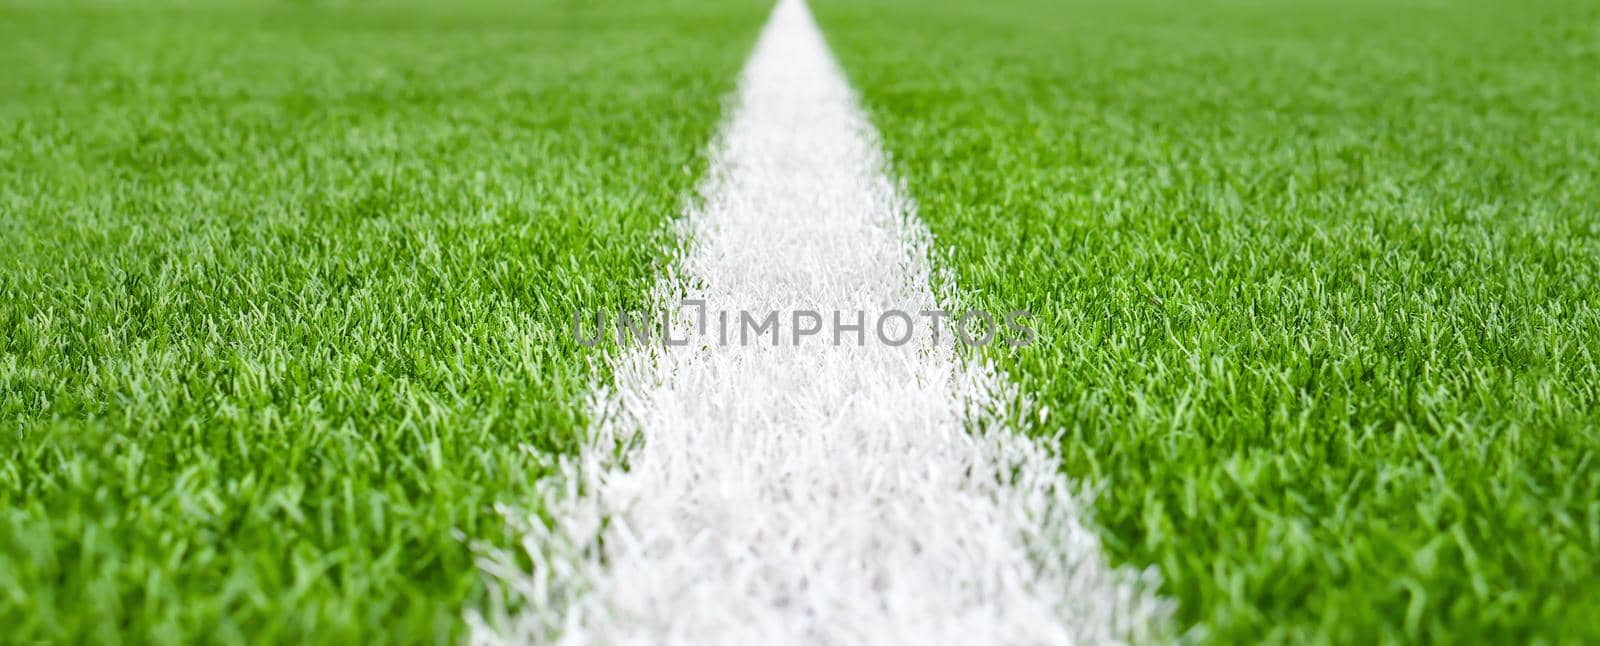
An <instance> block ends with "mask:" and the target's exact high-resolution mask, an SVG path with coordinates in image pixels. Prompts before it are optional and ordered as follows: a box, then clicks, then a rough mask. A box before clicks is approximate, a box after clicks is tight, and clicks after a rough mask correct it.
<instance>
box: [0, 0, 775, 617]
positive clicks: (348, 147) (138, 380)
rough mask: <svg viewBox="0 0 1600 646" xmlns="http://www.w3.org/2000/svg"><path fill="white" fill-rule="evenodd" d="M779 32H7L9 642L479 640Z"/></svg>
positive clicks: (429, 16) (541, 28)
mask: <svg viewBox="0 0 1600 646" xmlns="http://www.w3.org/2000/svg"><path fill="white" fill-rule="evenodd" d="M764 16H765V8H764V7H761V6H760V5H758V4H749V3H745V4H739V3H722V4H721V5H720V6H711V5H710V4H708V3H702V2H651V3H622V2H608V3H593V2H583V3H579V2H566V1H558V2H537V3H511V2H503V3H496V2H489V1H475V2H471V3H451V4H450V6H449V7H448V9H445V8H443V7H442V6H441V7H435V6H434V5H431V4H427V3H416V4H411V5H405V4H395V3H351V4H342V3H341V4H325V3H320V2H310V3H276V2H274V3H242V2H239V3H213V2H190V3H164V2H163V3H139V4H122V3H68V4H54V3H30V2H20V3H19V2H7V3H5V4H4V5H0V69H4V70H5V72H4V73H3V74H0V142H3V143H0V232H3V242H4V250H3V251H0V429H3V433H0V626H3V628H0V641H16V642H34V641H38V640H44V641H56V642H79V643H116V642H119V641H127V642H190V641H201V642H208V643H209V642H221V643H229V642H244V641H249V642H316V643H372V642H434V643H438V642H446V641H452V640H455V639H456V638H458V637H459V636H460V630H461V628H462V623H461V616H462V612H463V607H464V605H467V604H471V603H473V602H474V601H475V600H476V599H478V598H479V595H480V594H481V593H482V587H483V584H482V583H480V579H479V575H478V573H477V571H476V569H475V567H474V563H473V557H474V551H473V548H472V544H473V543H474V542H480V541H481V542H484V543H487V544H490V545H504V544H506V543H507V541H510V540H514V539H515V537H514V536H508V535H507V529H506V528H507V524H506V523H505V522H504V520H503V519H502V518H501V517H500V516H499V515H498V514H497V513H496V512H495V511H494V510H493V508H492V507H493V505H494V504H495V503H502V502H503V503H511V504H526V503H527V502H528V501H530V500H533V499H534V497H533V496H532V495H531V485H532V483H533V482H534V480H535V479H536V478H537V477H538V476H539V475H540V474H541V473H542V472H543V466H542V465H544V464H545V462H544V458H543V457H541V456H545V455H547V454H548V453H549V452H552V451H560V450H563V449H564V448H566V447H568V446H569V445H570V443H571V441H572V438H573V432H574V429H575V428H577V427H578V426H579V425H580V424H581V423H582V420H581V417H582V404H583V401H584V395H585V392H586V390H587V388H588V385H589V380H590V377H591V360H592V359H594V358H595V357H594V353H592V352H589V351H587V350H586V349H584V348H581V347H579V346H578V345H577V344H575V343H574V342H573V339H572V338H571V336H570V335H569V334H568V333H567V327H566V326H567V325H568V324H569V322H570V320H571V318H570V317H571V312H572V311H573V310H575V309H580V308H609V309H613V310H615V309H618V308H624V307H628V306H630V305H637V304H638V303H637V301H638V300H639V299H641V298H643V297H644V295H645V294H646V293H647V292H648V289H647V288H648V285H649V284H650V282H651V281H652V280H653V279H654V276H655V274H656V270H657V268H658V267H657V266H658V265H659V263H660V262H661V260H662V259H663V258H665V257H666V255H667V254H666V253H665V251H666V249H667V244H668V242H669V241H670V238H668V237H667V236H666V235H665V230H664V229H663V226H662V225H663V223H664V222H665V221H666V220H667V219H669V218H671V217H672V216H674V215H675V214H676V213H678V212H679V210H680V209H681V208H682V205H683V202H684V200H685V198H686V196H687V195H688V194H689V193H690V191H691V189H692V187H693V185H694V182H695V178H696V175H697V174H698V173H699V172H701V171H700V166H701V164H702V162H701V153H702V150H703V148H704V145H705V142H706V140H707V139H708V138H709V137H710V136H711V133H712V132H713V129H714V126H715V124H716V122H717V120H718V115H719V112H720V105H721V103H720V102H721V100H722V98H723V96H724V95H725V94H726V93H727V92H728V91H729V90H730V89H731V87H732V86H733V82H734V78H735V75H736V72H737V70H738V67H739V65H740V63H741V62H742V60H743V58H744V56H745V54H746V53H747V51H748V49H749V45H750V43H751V42H753V39H754V36H755V32H756V29H757V28H758V27H759V25H760V21H761V20H762V19H763V18H764Z"/></svg>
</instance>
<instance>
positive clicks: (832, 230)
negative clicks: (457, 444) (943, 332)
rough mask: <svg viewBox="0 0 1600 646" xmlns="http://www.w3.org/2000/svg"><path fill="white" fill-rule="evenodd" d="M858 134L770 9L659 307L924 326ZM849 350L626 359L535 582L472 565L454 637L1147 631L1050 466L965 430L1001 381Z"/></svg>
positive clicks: (815, 44) (874, 639)
mask: <svg viewBox="0 0 1600 646" xmlns="http://www.w3.org/2000/svg"><path fill="white" fill-rule="evenodd" d="M876 141H877V138H876V135H875V134H874V132H873V131H872V128H871V126H870V124H869V123H868V122H867V120H866V118H865V116H864V115H863V114H862V112H861V111H860V109H859V108H858V107H857V106H856V103H855V99H854V95H853V94H852V92H851V91H850V89H849V87H848V85H847V84H846V82H845V80H844V78H843V76H842V75H841V73H840V71H839V70H838V68H837V66H836V65H835V63H834V62H833V60H832V57H831V56H830V55H829V53H828V51H827V47H826V45H825V44H824V43H823V40H822V37H821V35H820V34H819V33H818V31H817V28H816V25H815V24H814V23H813V21H812V19H811V16H810V13H809V12H808V11H807V10H806V8H805V7H804V5H803V4H802V3H801V2H799V1H798V0H783V1H781V2H780V3H779V5H778V7H777V8H776V9H775V10H774V12H773V14H772V17H771V18H770V20H769V22H768V24H767V26H766V28H765V30H764V31H763V33H762V36H761V40H760V42H759V44H758V45H757V46H756V50H755V52H754V54H753V55H752V57H751V59H750V61H749V62H748V63H747V65H746V68H745V70H744V74H743V77H742V81H741V86H740V91H739V94H738V103H737V104H736V106H735V109H734V112H733V115H732V118H731V121H730V122H729V123H728V124H727V126H726V127H725V130H724V132H723V134H722V136H721V137H720V139H719V144H718V146H717V147H716V148H715V149H714V151H713V162H712V166H711V170H710V174H709V177H708V178H707V180H706V182H705V185H704V186H703V188H702V195H703V197H704V204H703V205H701V206H700V207H699V208H696V209H693V210H692V212H691V213H689V215H688V216H687V217H686V218H685V220H684V224H685V226H686V227H687V231H686V234H687V236H686V238H687V242H688V246H687V249H686V252H685V255H684V257H683V258H682V262H681V271H682V276H681V278H677V279H667V280H664V281H663V282H662V284H661V285H660V288H659V289H660V292H659V294H660V295H661V296H662V297H663V299H664V300H666V301H670V302H676V300H677V299H678V298H680V297H687V298H703V299H705V300H706V301H707V302H708V303H710V304H711V306H712V307H713V308H714V309H726V310H735V311H737V310H740V309H747V310H750V311H754V312H758V313H764V312H768V311H793V310H796V309H815V310H819V311H822V312H832V311H836V310H842V311H854V310H858V309H860V310H866V311H868V312H877V311H883V310H887V309H900V310H906V311H910V312H913V313H915V312H917V311H920V310H931V309H936V308H937V306H938V302H937V299H936V298H935V297H934V294H933V293H932V291H931V289H930V288H929V281H928V278H929V276H928V262H927V253H928V242H929V236H928V234H927V232H926V230H925V229H924V228H923V227H922V226H921V225H920V224H919V223H918V222H917V221H916V220H915V218H914V217H913V216H912V213H911V205H910V204H909V203H908V202H907V201H906V200H904V199H902V198H901V197H900V195H899V193H898V191H897V190H896V187H895V185H894V184H893V183H892V182H891V181H890V180H889V179H888V178H886V177H885V174H884V162H883V158H882V157H881V155H880V153H879V152H878V149H877V144H876ZM870 320H872V317H871V316H870V315H869V321H870ZM785 324H786V323H785ZM829 327H830V328H831V321H829ZM867 334H868V335H869V343H867V344H866V345H865V346H858V345H856V344H853V343H845V344H843V345H841V346H837V347H836V346H833V345H832V344H831V343H830V341H831V338H829V335H828V334H823V335H821V336H819V337H814V339H815V342H809V343H805V344H803V345H802V346H800V347H793V346H791V345H789V344H788V343H783V344H780V345H779V346H778V347H772V346H770V345H765V344H763V345H756V346H753V347H739V346H738V345H733V346H731V347H719V346H717V345H716V344H715V343H713V344H712V347H704V345H702V344H694V345H693V346H691V347H674V348H663V347H661V346H660V345H659V344H655V345H652V346H650V347H647V348H641V347H638V346H633V347H631V348H629V349H627V350H624V351H622V352H621V353H620V355H621V356H619V357H618V358H617V359H616V362H615V366H614V368H615V382H616V383H615V388H614V390H613V391H611V392H609V393H601V394H600V395H599V396H598V397H597V401H596V404H595V406H596V408H595V410H596V414H595V417H596V419H597V420H598V421H597V423H596V424H595V427H594V428H593V429H592V435H593V437H592V438H591V441H590V442H589V444H588V445H587V446H586V447H585V448H584V449H583V451H582V452H581V455H580V456H578V458H577V459H575V460H569V461H564V462H563V463H562V470H563V473H564V474H565V477H564V478H563V479H560V480H558V481H555V482H557V483H558V484H559V488H560V490H559V491H555V492H553V495H551V496H550V500H549V501H547V504H548V509H547V511H548V512H549V513H550V514H551V515H552V516H553V517H554V518H555V528H554V529H553V530H546V529H544V526H543V525H542V524H540V523H537V522H535V523H533V524H534V526H535V527H534V529H533V530H532V532H531V533H530V535H529V537H528V539H527V543H526V547H527V549H528V553H529V555H530V556H531V557H532V559H533V560H534V568H533V571H532V572H531V573H529V572H527V571H523V570H520V569H519V568H516V567H513V566H510V565H508V563H509V562H510V561H507V560H503V559H502V560H491V561H490V562H488V563H486V564H485V567H486V569H487V570H489V571H490V573H491V574H493V575H495V576H497V577H498V578H500V579H501V583H502V584H503V585H504V586H506V587H507V588H508V589H509V590H510V595H511V596H512V597H514V598H515V599H516V600H517V601H518V602H519V603H518V604H516V605H517V606H518V607H517V609H515V610H509V611H508V610H506V609H505V608H501V609H500V610H499V611H497V612H493V613H491V618H490V619H489V620H487V621H486V620H483V619H481V618H474V631H473V632H474V634H473V637H474V640H475V641H480V642H499V641H542V640H546V639H549V637H550V635H551V634H552V633H555V634H559V635H560V637H561V638H562V639H563V641H571V642H591V641H593V642H601V643H613V642H615V643H681V644H773V643H796V644H802V643H803V644H815V643H824V644H833V643H918V644H931V643H1005V644H1012V643H1069V642H1074V641H1091V642H1105V641H1121V640H1127V639H1139V638H1141V637H1148V636H1151V635H1154V634H1155V633H1154V632H1152V631H1153V630H1154V629H1155V627H1157V626H1158V625H1159V624H1160V621H1161V619H1162V617H1163V616H1164V615H1165V614H1166V611H1167V610H1166V606H1165V604H1164V603H1163V602H1161V601H1160V600H1158V599H1156V598H1155V597H1153V596H1151V595H1150V594H1149V590H1150V589H1151V587H1152V586H1151V583H1152V582H1151V580H1150V577H1151V576H1153V574H1152V573H1143V574H1140V573H1134V572H1129V571H1125V570H1120V569H1113V568H1111V567H1109V566H1108V565H1107V564H1106V562H1105V557H1104V556H1103V555H1102V553H1101V551H1100V546H1099V542H1098V540H1097V539H1096V538H1095V536H1094V534H1093V533H1091V532H1090V531H1089V530H1087V529H1086V528H1085V527H1083V526H1082V525H1081V524H1080V522H1079V520H1078V516H1079V514H1080V512H1081V509H1082V502H1081V499H1080V497H1079V496H1077V495H1075V492H1074V489H1073V488H1072V487H1071V486H1070V484H1069V483H1068V482H1067V481H1066V480H1065V479H1064V478H1063V477H1062V476H1061V475H1060V472H1059V463H1058V461H1057V460H1056V459H1055V458H1054V457H1053V456H1052V454H1051V453H1050V452H1048V451H1046V450H1044V449H1042V448H1041V447H1039V446H1038V445H1036V444H1034V443H1033V442H1031V441H1029V440H1028V439H1026V438H1024V437H1021V436H1020V435H1018V434H1016V433H1013V432H1009V431H1008V430H1007V429H1005V428H1003V427H1001V425H1000V424H998V423H995V422H993V421H992V420H994V419H996V417H995V416H993V415H987V416H986V415H982V414H981V413H982V412H984V411H991V412H992V411H994V410H997V409H999V408H1000V407H1002V405H1003V402H1005V401H1007V400H1008V397H1006V396H1005V386H1006V381H1005V380H1004V379H1003V378H1002V377H1000V376H997V375H996V374H995V373H994V372H993V371H992V370H989V369H987V368H984V367H977V368H973V367H964V365H963V363H962V361H960V359H959V358H958V357H957V355H956V352H955V351H954V350H953V349H952V348H951V347H949V346H948V344H946V345H943V346H934V345H931V344H926V343H912V344H908V345H905V346H901V347H888V346H886V345H883V344H880V343H873V342H870V335H871V334H872V332H871V331H870V330H869V331H868V332H867ZM985 420H990V421H985ZM635 433H638V434H639V436H640V439H641V440H642V443H635V444H634V445H632V448H630V449H628V450H627V451H619V450H618V448H617V447H618V446H619V444H621V443H626V442H628V441H629V440H630V439H632V438H635V437H636V436H635ZM619 454H620V457H619ZM624 463H625V464H624ZM602 519H606V520H605V522H604V523H603V522H602Z"/></svg>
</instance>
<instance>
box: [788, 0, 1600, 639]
mask: <svg viewBox="0 0 1600 646" xmlns="http://www.w3.org/2000/svg"><path fill="white" fill-rule="evenodd" d="M815 4H817V5H818V14H819V20H820V22H821V24H822V27H823V29H824V31H825V33H826V34H827V35H828V37H829V39H830V41H831V44H832V46H833V47H834V49H835V51H836V52H837V53H838V54H839V55H840V57H841V59H842V62H843V64H844V67H845V69H846V72H847V73H848V75H849V76H850V77H851V79H852V81H853V82H854V84H855V85H856V86H857V88H858V89H859V90H860V91H861V92H862V94H863V96H864V100H865V102H866V104H867V106H868V108H869V111H870V112H871V114H872V116H873V119H874V121H875V122H876V124H877V126H878V128H879V130H881V131H882V134H883V138H884V140H885V145H886V148H887V150H888V153H889V155H890V156H891V157H892V159H893V165H894V170H895V171H896V172H897V173H899V174H900V175H902V176H903V177H904V178H905V179H906V181H907V184H908V188H909V192H910V194H911V196H912V197H913V198H915V199H916V200H918V202H919V203H920V216H921V217H922V219H923V220H925V221H926V222H928V223H929V225H930V226H931V228H932V230H933V233H934V235H935V237H936V239H937V241H938V246H939V247H940V248H941V249H945V250H947V253H945V254H942V260H943V262H945V263H946V264H948V265H949V266H950V267H952V268H953V269H954V270H955V276H956V280H957V281H958V283H959V285H960V287H961V288H962V289H963V290H964V291H963V294H962V296H961V298H962V300H963V302H964V303H965V304H966V305H968V306H972V307H979V308H985V309H989V310H992V311H993V310H998V311H1004V310H1009V309H1012V308H1016V307H1026V308H1030V309H1031V310H1032V311H1033V312H1034V313H1035V314H1036V315H1037V317H1038V327H1039V332H1040V335H1041V339H1040V343H1038V344H1037V345H1035V346H1032V347H1028V348H1021V349H1016V350H1007V349H1001V348H998V347H994V348H990V350H989V352H990V356H991V357H993V358H995V359H997V360H998V361H999V363H1000V365H1002V366H1003V367H1004V368H1005V369H1006V370H1007V371H1009V373H1010V374H1011V376H1012V377H1013V378H1014V379H1015V380H1017V381H1018V382H1019V383H1020V384H1021V386H1022V388H1023V390H1024V391H1026V392H1028V393H1029V394H1030V395H1031V396H1032V397H1033V398H1034V400H1035V403H1036V405H1037V409H1038V410H1037V414H1036V415H1034V416H1032V417H1031V419H1033V420H1034V421H1033V422H1032V426H1033V427H1034V428H1032V429H1031V430H1032V431H1033V432H1037V433H1040V434H1049V433H1055V432H1064V433H1065V439H1064V441H1063V445H1062V449H1063V452H1064V453H1065V455H1066V456H1067V462H1068V468H1069V470H1070V471H1071V473H1072V474H1073V475H1075V476H1078V477H1080V478H1082V479H1083V480H1084V481H1085V482H1088V483H1094V484H1097V485H1098V486H1100V487H1103V490H1102V491H1101V492H1100V495H1099V497H1098V499H1097V502H1096V505H1095V509H1096V518H1095V520H1096V522H1097V523H1098V525H1099V526H1100V527H1101V528H1102V530H1103V531H1102V533H1103V534H1104V538H1105V541H1106V545H1107V547H1108V549H1110V550H1111V552H1112V553H1113V555H1114V557H1115V558H1116V559H1117V560H1118V561H1119V562H1122V563H1127V564H1131V565H1133V566H1136V567H1144V566H1153V567H1156V568H1158V569H1159V571H1160V572H1161V574H1162V575H1163V577H1164V580H1165V584H1164V587H1163V593H1164V594H1166V595H1168V596H1170V597H1171V598H1173V599H1174V600H1175V601H1177V602H1178V621H1179V624H1180V628H1181V629H1183V630H1187V631H1189V632H1188V635H1189V636H1190V637H1193V638H1199V639H1202V640H1212V641H1218V642H1224V643H1227V642H1245V643H1248V642H1256V641H1272V642H1291V643H1301V642H1313V643H1320V642H1337V643H1373V642H1394V641H1415V640H1427V641H1437V642H1451V641H1504V642H1513V643H1528V642H1531V643H1539V642H1545V643H1550V642H1591V643H1592V642H1595V641H1600V368H1597V367H1596V365H1597V364H1596V360H1597V359H1600V298H1596V294H1597V293H1600V183H1597V182H1596V181H1595V178H1596V177H1600V152H1597V151H1600V75H1596V74H1595V70H1596V69H1600V5H1596V4H1594V3H1585V2H1565V1H1560V0H1556V1H1545V0H1538V1H1532V2H1521V3H1491V2H1459V3H1449V2H1437V3H1421V2H1416V3H1387V2H1384V3H1372V2H1355V3H1350V2H1340V3H1327V2H1311V3H1305V2H1293V3H1291V2H1275V1H1268V2H1249V3H1246V2H1215V1H1212V2H1182V3H1177V2H1172V3H1168V2H1158V1H1143V0H1141V1H1134V2H1120V1H1119V2H1095V1H1089V0H1077V1H1072V2H1040V1H1032V0H1023V1H1018V2H1007V3H996V2H989V1H980V0H961V1H952V2H940V3H929V2H921V1H917V0H870V1H866V2H856V1H852V2H844V1H842V0H819V1H818V2H816V3H815Z"/></svg>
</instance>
